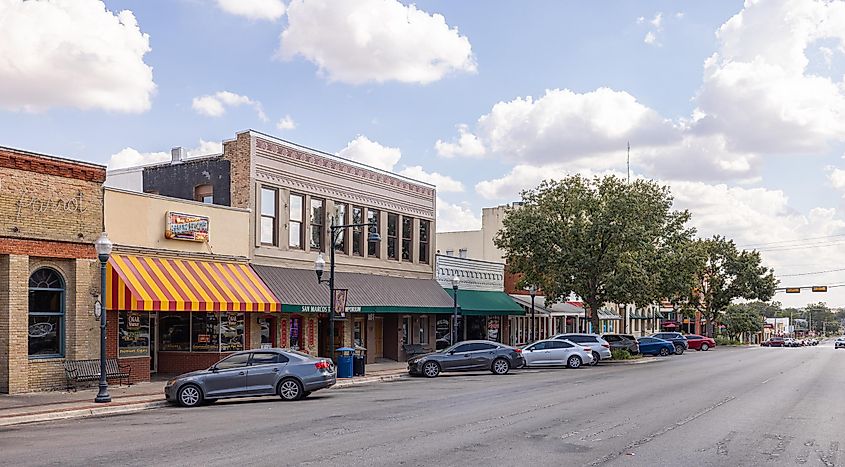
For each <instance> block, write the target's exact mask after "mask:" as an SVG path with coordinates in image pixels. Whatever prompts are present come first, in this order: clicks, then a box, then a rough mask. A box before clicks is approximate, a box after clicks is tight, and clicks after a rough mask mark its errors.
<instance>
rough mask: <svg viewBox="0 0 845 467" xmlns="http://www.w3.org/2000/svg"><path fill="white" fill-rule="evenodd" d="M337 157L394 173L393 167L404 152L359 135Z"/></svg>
mask: <svg viewBox="0 0 845 467" xmlns="http://www.w3.org/2000/svg"><path fill="white" fill-rule="evenodd" d="M337 155H338V156H340V157H343V158H345V159H349V160H353V161H356V162H360V163H362V164H366V165H369V166H370V167H375V168H377V169H382V170H387V171H392V170H393V167H394V166H395V165H396V163H397V162H399V159H400V158H401V157H402V151H400V150H399V148H391V147H387V146H382V145H381V144H379V143H377V142H375V141H370V139H369V138H367V137H366V136H364V135H358V137H357V138H355V139H353V140H352V141H350V142H349V143H348V144H347V145H346V147H345V148H343V149H341V150H340V151H339V152H338V153H337Z"/></svg>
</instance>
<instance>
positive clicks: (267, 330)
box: [258, 317, 277, 349]
mask: <svg viewBox="0 0 845 467" xmlns="http://www.w3.org/2000/svg"><path fill="white" fill-rule="evenodd" d="M258 328H259V329H260V331H261V348H262V349H270V348H273V347H276V341H277V340H276V318H273V317H262V318H258Z"/></svg>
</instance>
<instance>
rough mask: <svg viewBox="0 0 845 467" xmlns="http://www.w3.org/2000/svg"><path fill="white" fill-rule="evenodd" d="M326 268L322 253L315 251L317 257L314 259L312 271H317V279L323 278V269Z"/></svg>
mask: <svg viewBox="0 0 845 467" xmlns="http://www.w3.org/2000/svg"><path fill="white" fill-rule="evenodd" d="M325 269H326V260H325V259H323V254H322V253H317V259H315V260H314V272H315V273H317V281H318V282H319V281H320V280H321V279H322V278H323V271H325Z"/></svg>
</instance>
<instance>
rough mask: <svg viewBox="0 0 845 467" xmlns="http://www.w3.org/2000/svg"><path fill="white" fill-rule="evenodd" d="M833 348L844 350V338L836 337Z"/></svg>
mask: <svg viewBox="0 0 845 467" xmlns="http://www.w3.org/2000/svg"><path fill="white" fill-rule="evenodd" d="M833 347H834V348H837V349H845V336H840V337H837V338H836V342H834V343H833Z"/></svg>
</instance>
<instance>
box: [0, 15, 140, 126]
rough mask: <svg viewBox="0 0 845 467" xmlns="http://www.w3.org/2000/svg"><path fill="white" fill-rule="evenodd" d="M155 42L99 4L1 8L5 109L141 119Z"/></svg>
mask: <svg viewBox="0 0 845 467" xmlns="http://www.w3.org/2000/svg"><path fill="white" fill-rule="evenodd" d="M149 51H150V40H149V36H148V35H147V34H144V33H142V32H141V30H140V28H139V26H138V22H137V21H136V19H135V16H134V15H133V14H132V12H131V11H129V10H124V11H121V12H119V13H117V14H115V13H112V12H111V11H109V10H107V9H106V7H105V5H104V4H103V2H101V1H97V0H53V1H38V2H34V1H13V0H2V1H0V83H3V84H2V86H0V108H5V109H9V110H24V111H28V112H36V111H43V110H46V109H49V108H52V107H75V108H79V109H103V110H107V111H115V112H130V113H137V112H144V111H146V110H148V109H149V108H150V106H151V101H150V100H151V97H152V95H153V93H154V92H155V88H156V85H155V83H154V82H153V70H152V68H151V67H150V66H149V65H147V64H146V63H144V55H145V54H146V53H147V52H149Z"/></svg>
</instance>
